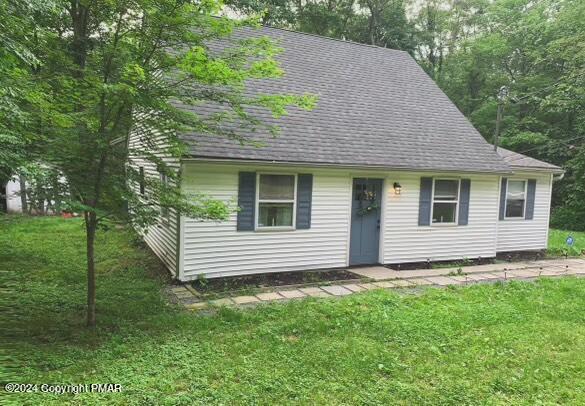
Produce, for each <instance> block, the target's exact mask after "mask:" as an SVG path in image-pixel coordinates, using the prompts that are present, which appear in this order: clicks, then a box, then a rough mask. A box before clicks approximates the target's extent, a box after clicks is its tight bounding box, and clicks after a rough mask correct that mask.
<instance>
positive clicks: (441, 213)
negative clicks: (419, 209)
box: [432, 179, 459, 224]
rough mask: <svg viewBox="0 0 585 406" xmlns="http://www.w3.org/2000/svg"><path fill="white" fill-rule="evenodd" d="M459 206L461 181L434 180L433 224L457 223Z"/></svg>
mask: <svg viewBox="0 0 585 406" xmlns="http://www.w3.org/2000/svg"><path fill="white" fill-rule="evenodd" d="M458 205H459V180H458V179H434V182H433V215H432V219H433V224H455V223H457V206H458Z"/></svg>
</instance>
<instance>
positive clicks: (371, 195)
mask: <svg viewBox="0 0 585 406" xmlns="http://www.w3.org/2000/svg"><path fill="white" fill-rule="evenodd" d="M359 202H360V207H359V209H358V210H357V214H358V216H365V215H366V214H369V213H373V212H375V211H376V210H378V209H379V208H380V206H379V205H378V201H377V200H376V192H370V191H363V192H362V193H361V194H360V196H359ZM364 202H365V203H366V204H365V205H364Z"/></svg>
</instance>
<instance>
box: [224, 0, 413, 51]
mask: <svg viewBox="0 0 585 406" xmlns="http://www.w3.org/2000/svg"><path fill="white" fill-rule="evenodd" d="M227 4H228V6H229V7H230V8H231V9H233V10H235V11H237V12H239V13H241V14H244V15H248V14H250V13H262V12H264V14H263V18H262V22H263V23H265V24H268V25H273V26H277V27H283V28H289V29H294V30H298V31H302V32H307V33H311V34H317V35H322V36H327V37H332V38H339V39H344V40H349V41H355V42H360V43H367V44H371V45H377V46H381V47H387V48H394V49H402V50H405V51H409V52H413V51H414V37H415V30H414V26H413V24H411V23H410V22H409V21H408V20H407V18H406V8H405V1H403V0H328V1H322V0H308V1H294V0H293V1H287V0H229V1H228V2H227Z"/></svg>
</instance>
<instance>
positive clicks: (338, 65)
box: [183, 27, 511, 172]
mask: <svg viewBox="0 0 585 406" xmlns="http://www.w3.org/2000/svg"><path fill="white" fill-rule="evenodd" d="M256 36H270V37H271V38H273V39H275V40H277V43H278V45H279V46H280V47H282V48H283V49H284V51H283V52H282V53H281V54H280V55H279V56H278V58H277V59H278V60H279V61H280V63H281V66H282V68H283V70H284V71H285V74H284V76H283V77H281V78H278V79H262V80H251V81H249V82H248V83H247V91H249V92H250V93H251V94H258V93H267V94H271V93H278V94H283V93H293V94H304V93H312V94H316V95H317V96H318V98H319V100H318V103H317V106H316V108H315V109H313V110H312V111H304V110H301V109H299V108H296V107H295V108H291V109H289V114H288V115H287V116H284V117H281V118H279V119H274V118H272V116H271V115H270V114H269V113H268V112H267V111H265V110H263V109H258V108H255V109H251V111H252V112H253V113H254V114H255V115H256V116H257V117H259V118H260V119H261V120H263V121H264V122H266V123H268V124H276V125H278V127H279V128H280V133H279V135H278V136H277V137H276V138H272V136H271V135H269V134H268V133H261V132H260V133H257V134H254V135H253V136H252V138H253V139H255V140H258V141H261V142H263V143H264V146H263V147H260V148H258V147H253V146H241V145H240V144H239V143H237V142H234V141H230V140H227V139H224V138H219V137H213V136H202V135H200V134H193V133H191V134H184V135H183V139H184V140H186V141H188V142H189V143H190V149H191V154H192V156H194V157H205V158H230V159H245V160H262V161H277V162H291V163H293V162H294V163H315V164H335V165H351V166H363V167H384V168H394V169H413V170H446V171H470V172H510V171H511V170H510V167H509V166H508V165H507V164H506V162H504V160H503V159H502V158H501V157H500V156H499V155H498V154H496V153H495V152H494V149H493V146H491V145H489V144H488V143H487V142H486V141H485V140H484V138H483V137H482V136H481V135H480V134H479V132H478V131H477V130H476V129H475V128H474V127H473V126H472V125H471V124H470V123H469V121H468V120H467V119H466V118H465V117H464V116H463V114H462V113H461V112H460V111H459V110H458V109H457V107H455V105H454V104H453V103H452V102H451V101H450V100H449V99H448V97H447V96H446V95H445V94H444V93H443V92H442V91H441V90H440V89H439V87H438V86H437V85H436V84H435V83H434V82H433V80H432V79H431V78H430V77H429V76H427V75H426V73H425V72H424V71H423V70H422V69H421V68H420V67H419V65H418V64H417V63H416V62H415V61H414V59H413V58H412V57H411V56H410V55H409V54H408V53H406V52H403V51H396V50H391V49H386V48H380V47H374V46H368V45H362V44H356V43H351V42H346V41H340V40H334V39H330V38H325V37H319V36H315V35H309V34H303V33H298V32H293V31H287V30H281V29H275V28H268V27H264V28H261V29H251V28H244V29H240V30H238V31H237V32H236V33H235V34H234V35H233V37H234V38H238V39H241V38H246V37H256ZM183 107H184V108H187V107H186V106H183ZM197 109H200V111H202V112H204V113H205V112H207V113H209V112H212V111H217V106H213V105H206V106H199V107H197Z"/></svg>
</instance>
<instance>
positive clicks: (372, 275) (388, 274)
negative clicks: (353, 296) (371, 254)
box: [349, 266, 396, 281]
mask: <svg viewBox="0 0 585 406" xmlns="http://www.w3.org/2000/svg"><path fill="white" fill-rule="evenodd" d="M349 271H350V272H351V273H354V274H356V275H359V276H363V277H364V278H369V279H374V280H376V281H379V280H383V279H392V278H395V277H396V276H395V273H396V271H393V270H392V269H388V268H386V267H384V266H368V267H362V268H352V269H350V270H349Z"/></svg>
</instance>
